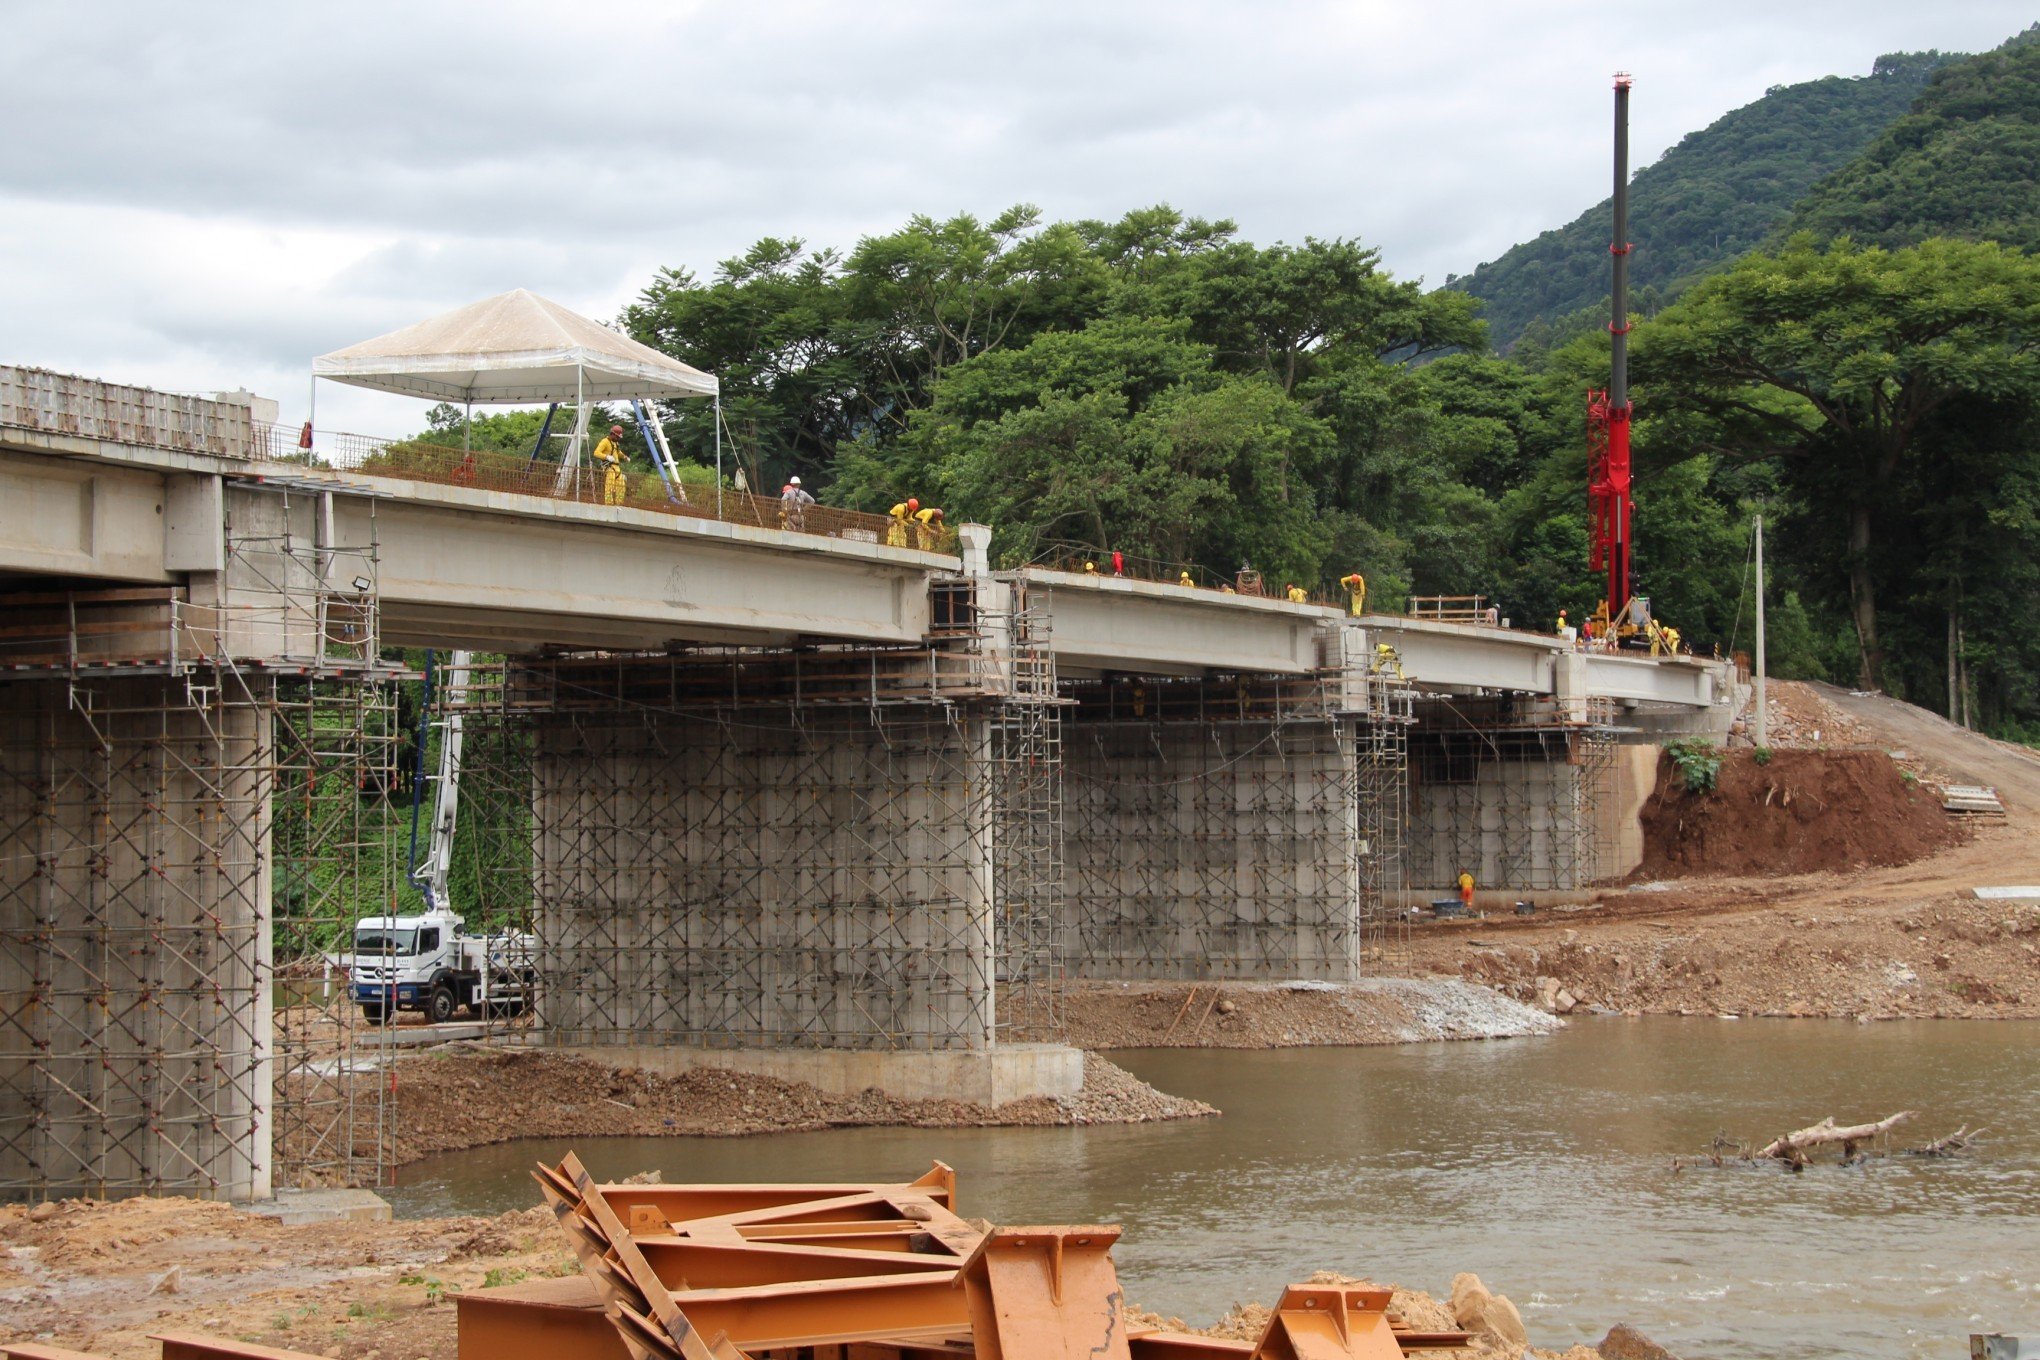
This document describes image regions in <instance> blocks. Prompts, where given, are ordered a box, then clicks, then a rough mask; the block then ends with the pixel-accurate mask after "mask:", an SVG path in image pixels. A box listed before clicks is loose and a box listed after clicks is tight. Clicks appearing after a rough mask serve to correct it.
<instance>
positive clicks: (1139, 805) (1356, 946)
mask: <svg viewBox="0 0 2040 1360" xmlns="http://www.w3.org/2000/svg"><path fill="white" fill-rule="evenodd" d="M1063 758H1064V790H1065V798H1066V800H1067V804H1068V808H1069V816H1068V819H1067V823H1066V829H1065V836H1064V846H1065V851H1064V853H1065V857H1066V863H1067V866H1068V868H1067V875H1066V884H1067V891H1066V894H1065V900H1066V903H1067V907H1066V911H1067V918H1066V922H1065V930H1064V932H1063V935H1064V938H1065V939H1066V940H1067V941H1069V942H1070V946H1071V949H1072V953H1071V956H1070V958H1069V961H1068V963H1069V969H1070V973H1071V975H1072V976H1077V977H1094V978H1309V979H1320V980H1326V981H1348V980H1351V979H1353V978H1355V977H1357V976H1358V975H1359V961H1360V921H1359V910H1360V903H1359V879H1358V860H1357V853H1358V845H1357V838H1358V809H1357V803H1356V790H1355V782H1354V772H1353V753H1352V746H1351V733H1350V731H1349V730H1348V729H1347V728H1346V726H1345V725H1344V724H1343V723H1340V722H1335V721H1331V720H1323V721H1296V720H1290V721H1287V722H1282V723H1275V722H1253V721H1242V722H1219V723H1196V722H1109V723H1108V722H1088V723H1087V722H1082V721H1077V722H1072V723H1070V724H1069V726H1068V727H1067V728H1066V729H1065V741H1064V748H1063Z"/></svg>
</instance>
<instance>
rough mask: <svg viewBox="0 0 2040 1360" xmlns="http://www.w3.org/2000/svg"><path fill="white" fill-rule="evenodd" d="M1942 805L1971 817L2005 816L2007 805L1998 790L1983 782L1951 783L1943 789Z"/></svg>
mask: <svg viewBox="0 0 2040 1360" xmlns="http://www.w3.org/2000/svg"><path fill="white" fill-rule="evenodd" d="M1941 806H1942V807H1943V808H1946V809H1947V810H1948V811H1949V812H1953V813H1956V814H1958V815H1962V816H1971V817H2003V816H2004V815H2005V805H2004V804H2003V803H2002V802H2000V801H1998V795H1997V790H1996V789H1993V788H1987V787H1985V786H1984V785H1982V784H1950V785H1948V786H1947V787H1946V788H1944V789H1942V790H1941Z"/></svg>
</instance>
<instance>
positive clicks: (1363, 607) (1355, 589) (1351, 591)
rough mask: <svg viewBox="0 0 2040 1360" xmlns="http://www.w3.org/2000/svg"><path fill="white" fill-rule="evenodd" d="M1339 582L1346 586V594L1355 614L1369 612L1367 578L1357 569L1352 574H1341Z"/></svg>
mask: <svg viewBox="0 0 2040 1360" xmlns="http://www.w3.org/2000/svg"><path fill="white" fill-rule="evenodd" d="M1339 584H1340V585H1342V586H1344V587H1345V588H1346V594H1347V596H1348V598H1349V600H1350V602H1351V604H1352V609H1353V612H1354V613H1355V614H1365V613H1366V612H1367V578H1366V577H1365V576H1362V575H1361V574H1360V573H1359V572H1357V571H1356V572H1353V573H1352V574H1351V575H1348V576H1341V577H1340V578H1339Z"/></svg>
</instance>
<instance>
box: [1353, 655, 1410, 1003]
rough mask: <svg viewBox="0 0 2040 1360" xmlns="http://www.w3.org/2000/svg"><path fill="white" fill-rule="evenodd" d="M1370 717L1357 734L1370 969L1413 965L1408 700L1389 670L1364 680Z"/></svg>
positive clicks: (1365, 949) (1364, 956)
mask: <svg viewBox="0 0 2040 1360" xmlns="http://www.w3.org/2000/svg"><path fill="white" fill-rule="evenodd" d="M1367 695H1368V701H1367V717H1366V719H1365V720H1364V721H1363V722H1361V723H1360V725H1359V730H1358V732H1357V734H1356V746H1357V749H1356V752H1355V764H1356V766H1357V769H1358V780H1357V783H1356V786H1355V795H1356V798H1357V800H1358V803H1359V821H1360V842H1359V856H1360V933H1361V956H1360V957H1361V962H1362V964H1363V966H1365V967H1366V968H1367V970H1368V971H1369V972H1376V973H1406V972H1408V971H1409V968H1410V918H1409V915H1408V913H1407V912H1406V911H1404V910H1403V907H1404V905H1405V903H1404V899H1405V896H1406V895H1407V893H1408V891H1409V859H1408V855H1409V823H1410V800H1409V792H1410V768H1409V734H1410V725H1411V723H1412V722H1413V721H1414V719H1413V718H1412V717H1411V701H1412V700H1413V699H1414V698H1415V695H1414V694H1413V693H1412V692H1411V691H1410V690H1409V689H1408V688H1406V687H1404V686H1403V684H1402V683H1401V682H1400V681H1397V680H1395V679H1393V678H1392V677H1390V676H1386V675H1377V676H1372V677H1370V678H1369V681H1368V686H1367Z"/></svg>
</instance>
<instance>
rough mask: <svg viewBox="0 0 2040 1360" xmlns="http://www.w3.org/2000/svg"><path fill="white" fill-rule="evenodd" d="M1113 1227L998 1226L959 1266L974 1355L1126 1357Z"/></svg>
mask: <svg viewBox="0 0 2040 1360" xmlns="http://www.w3.org/2000/svg"><path fill="white" fill-rule="evenodd" d="M1118 1240H1119V1229H1118V1228H1116V1227H1103V1226H1097V1227H1075V1226H1072V1227H1058V1228H1000V1229H997V1230H995V1231H993V1232H991V1233H990V1234H988V1235H987V1236H986V1237H985V1239H984V1241H982V1242H980V1243H979V1244H978V1249H977V1251H976V1252H975V1253H974V1254H973V1255H972V1256H971V1258H970V1260H969V1261H967V1262H965V1263H964V1267H963V1289H964V1294H965V1296H966V1297H967V1298H968V1300H969V1303H970V1331H971V1338H972V1340H973V1341H974V1342H975V1343H976V1349H977V1356H978V1360H1087V1358H1088V1357H1097V1360H1130V1356H1129V1352H1128V1350H1127V1346H1126V1308H1125V1298H1124V1296H1123V1295H1122V1294H1121V1292H1120V1289H1119V1273H1118V1271H1117V1270H1115V1269H1114V1268H1113V1265H1112V1256H1111V1249H1112V1244H1113V1243H1114V1242H1117V1241H1118Z"/></svg>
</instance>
